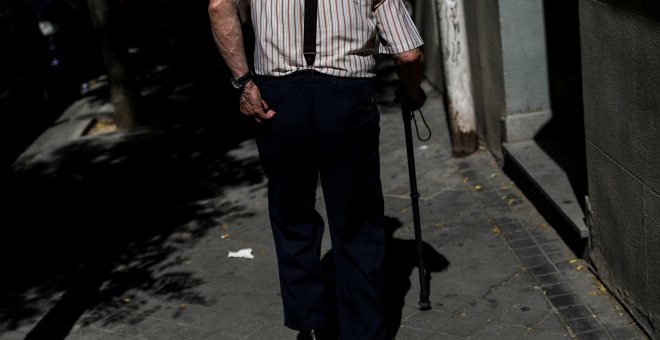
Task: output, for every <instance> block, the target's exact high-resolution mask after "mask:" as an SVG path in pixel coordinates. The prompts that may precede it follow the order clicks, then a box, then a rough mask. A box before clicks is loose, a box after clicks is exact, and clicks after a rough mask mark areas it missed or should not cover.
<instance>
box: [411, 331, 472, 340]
mask: <svg viewBox="0 0 660 340" xmlns="http://www.w3.org/2000/svg"><path fill="white" fill-rule="evenodd" d="M400 339H401V340H405V339H403V338H400ZM460 339H467V338H465V337H460V336H456V335H450V334H445V333H441V332H435V333H433V334H431V335H429V336H427V337H426V338H424V340H460Z"/></svg>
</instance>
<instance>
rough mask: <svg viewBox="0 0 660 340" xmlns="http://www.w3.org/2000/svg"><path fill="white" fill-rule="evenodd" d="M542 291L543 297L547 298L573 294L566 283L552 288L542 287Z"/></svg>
mask: <svg viewBox="0 0 660 340" xmlns="http://www.w3.org/2000/svg"><path fill="white" fill-rule="evenodd" d="M543 291H545V295H546V296H548V297H553V296H558V295H566V294H573V289H572V288H571V287H570V286H569V285H568V284H566V283H559V284H556V285H552V286H545V287H543Z"/></svg>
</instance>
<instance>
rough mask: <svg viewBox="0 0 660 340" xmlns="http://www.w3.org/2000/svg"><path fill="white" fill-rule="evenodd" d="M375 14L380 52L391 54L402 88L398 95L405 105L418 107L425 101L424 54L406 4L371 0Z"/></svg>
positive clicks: (419, 37) (396, 1)
mask: <svg viewBox="0 0 660 340" xmlns="http://www.w3.org/2000/svg"><path fill="white" fill-rule="evenodd" d="M374 5H375V6H376V7H375V9H374V16H375V18H376V27H377V28H378V37H379V40H380V43H381V44H380V47H379V51H380V52H381V53H384V54H390V55H392V57H393V59H394V63H395V64H396V70H397V74H398V75H399V79H400V80H401V88H400V90H399V91H397V98H398V99H400V100H401V101H403V104H404V108H406V109H409V110H411V111H413V110H417V109H419V108H420V107H421V106H422V105H424V101H426V95H425V94H424V91H423V90H422V88H421V87H420V83H421V81H422V77H423V71H424V70H423V67H424V66H423V56H422V51H421V50H420V48H419V47H420V46H422V45H423V44H424V42H423V40H422V37H421V36H420V35H419V32H418V31H417V28H416V27H415V23H414V22H413V20H412V18H411V17H410V14H409V13H408V10H407V9H406V6H405V4H404V2H403V1H402V0H374Z"/></svg>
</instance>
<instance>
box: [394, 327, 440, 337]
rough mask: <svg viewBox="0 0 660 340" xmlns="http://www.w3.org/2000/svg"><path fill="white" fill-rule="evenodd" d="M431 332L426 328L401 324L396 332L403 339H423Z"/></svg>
mask: <svg viewBox="0 0 660 340" xmlns="http://www.w3.org/2000/svg"><path fill="white" fill-rule="evenodd" d="M430 334H431V333H430V332H429V331H426V330H422V329H416V328H410V327H406V326H401V327H399V330H398V332H397V333H396V338H397V339H401V340H407V339H410V340H422V339H426V338H427V337H428V336H429V335H430Z"/></svg>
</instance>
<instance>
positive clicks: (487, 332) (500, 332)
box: [470, 322, 527, 340]
mask: <svg viewBox="0 0 660 340" xmlns="http://www.w3.org/2000/svg"><path fill="white" fill-rule="evenodd" d="M526 333H527V327H522V326H517V325H511V324H507V323H500V322H492V323H490V324H488V325H486V326H485V327H483V328H481V329H479V330H477V331H476V332H474V333H473V334H472V335H471V336H470V338H471V339H493V340H495V339H502V340H505V339H518V338H520V337H522V336H523V335H525V334H526Z"/></svg>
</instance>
